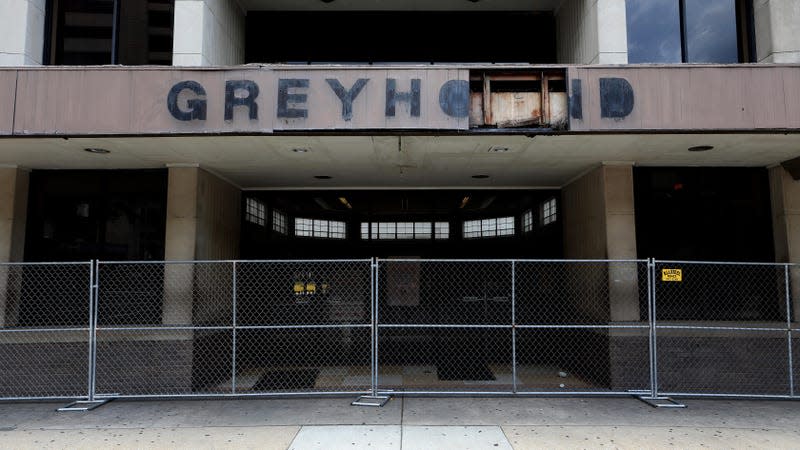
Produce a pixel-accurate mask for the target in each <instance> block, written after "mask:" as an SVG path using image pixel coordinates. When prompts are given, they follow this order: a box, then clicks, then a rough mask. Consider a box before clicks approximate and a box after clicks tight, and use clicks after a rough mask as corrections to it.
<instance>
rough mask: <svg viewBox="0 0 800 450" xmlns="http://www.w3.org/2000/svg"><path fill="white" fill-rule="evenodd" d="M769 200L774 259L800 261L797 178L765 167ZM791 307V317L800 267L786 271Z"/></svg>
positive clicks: (799, 293)
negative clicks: (787, 273) (767, 170)
mask: <svg viewBox="0 0 800 450" xmlns="http://www.w3.org/2000/svg"><path fill="white" fill-rule="evenodd" d="M769 186H770V196H771V200H772V236H773V240H774V242H775V261H777V262H783V263H785V262H791V263H798V262H800V181H798V180H794V179H792V176H791V175H789V172H787V171H786V169H784V168H783V167H782V166H776V167H773V168H771V169H769ZM789 274H790V277H791V279H790V280H789V281H790V283H791V286H792V287H791V289H792V292H791V294H792V303H793V305H792V307H793V308H794V311H795V320H798V319H797V315H798V313H800V269H799V268H793V269H792V270H791V271H790V272H789Z"/></svg>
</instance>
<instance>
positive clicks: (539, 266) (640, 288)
mask: <svg viewBox="0 0 800 450" xmlns="http://www.w3.org/2000/svg"><path fill="white" fill-rule="evenodd" d="M515 286H516V291H515V317H516V326H517V331H516V352H517V358H516V359H517V371H516V372H517V389H518V391H519V392H520V393H538V392H550V393H570V392H596V393H626V392H628V391H633V390H635V391H641V390H647V389H649V387H650V370H649V367H650V365H649V355H650V349H649V342H650V341H649V329H650V325H649V321H648V314H649V311H648V308H649V301H648V295H649V294H648V268H647V262H646V261H580V260H579V261H569V260H563V261H516V262H515Z"/></svg>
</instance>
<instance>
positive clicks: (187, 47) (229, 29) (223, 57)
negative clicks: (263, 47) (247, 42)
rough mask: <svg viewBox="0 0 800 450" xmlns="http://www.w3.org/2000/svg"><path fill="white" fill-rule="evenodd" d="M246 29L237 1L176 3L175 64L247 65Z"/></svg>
mask: <svg viewBox="0 0 800 450" xmlns="http://www.w3.org/2000/svg"><path fill="white" fill-rule="evenodd" d="M244 27H245V12H244V10H243V9H242V8H241V7H240V6H239V3H238V2H237V1H236V0H175V25H174V40H173V48H172V65H174V66H231V65H237V64H244Z"/></svg>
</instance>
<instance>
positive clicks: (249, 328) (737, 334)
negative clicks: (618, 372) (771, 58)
mask: <svg viewBox="0 0 800 450" xmlns="http://www.w3.org/2000/svg"><path fill="white" fill-rule="evenodd" d="M293 264H294V265H304V264H311V265H314V264H318V265H328V266H330V267H333V268H334V269H335V268H336V267H339V265H341V266H347V265H354V267H359V268H361V269H363V270H368V271H369V276H368V280H369V281H368V282H366V281H365V282H363V283H361V284H359V285H356V284H354V285H353V286H355V287H354V288H353V289H358V290H359V291H358V292H359V293H358V295H359V296H360V297H359V298H363V301H364V305H365V308H366V309H369V316H368V319H366V316H365V320H364V321H363V322H358V321H356V322H353V323H326V322H325V321H319V320H310V321H307V322H304V323H303V322H299V323H291V324H290V323H285V324H284V323H277V324H273V323H263V324H258V323H257V324H252V323H242V322H241V317H240V316H239V312H240V311H239V309H240V307H241V304H240V300H241V298H240V297H241V289H242V286H243V285H242V283H243V281H242V277H241V276H242V275H241V270H242V266H243V265H244V266H245V267H248V266H249V267H250V268H251V269H252V268H253V267H254V266H258V265H261V266H263V267H264V268H270V267H284V266H287V265H293ZM386 264H422V265H425V264H443V265H444V266H445V267H446V266H447V265H448V264H471V265H475V266H480V265H490V264H494V265H496V266H497V265H498V264H499V266H498V267H502V270H503V271H508V270H510V273H507V272H503V275H502V277H498V278H502V280H506V278H505V277H506V275H508V276H509V278H508V279H509V280H510V286H507V287H509V288H510V291H509V292H510V305H509V306H510V317H509V320H508V321H507V322H505V319H503V321H502V322H496V321H494V322H491V323H490V322H484V323H481V322H480V321H477V322H472V321H471V322H466V323H460V322H459V323H445V322H441V321H439V322H437V321H435V320H433V321H429V322H425V323H415V322H402V321H401V322H393V321H386V320H384V319H383V316H382V312H381V298H382V297H381V296H382V295H383V294H382V292H384V290H385V289H386V287H385V286H381V276H380V274H381V272H380V271H381V270H382V267H385V265H386ZM611 264H630V265H632V266H635V267H637V269H636V270H637V274H638V276H643V274H642V272H641V271H640V269H639V267H646V269H645V273H646V277H644V278H640V279H639V280H640V281H639V283H640V284H641V283H642V280H644V279H646V294H643V295H646V304H647V314H646V321H645V320H644V319H642V320H641V321H640V322H641V323H615V322H606V323H592V322H586V323H570V322H569V321H564V322H563V323H546V322H542V323H525V322H522V323H520V322H519V317H518V314H519V311H520V309H519V308H520V289H521V287H520V286H521V285H520V283H521V282H523V283H524V282H525V280H521V279H520V270H521V269H520V267H525V265H529V266H531V265H533V266H537V265H541V266H547V265H563V266H564V267H571V268H574V269H575V270H581V269H580V268H581V267H582V266H588V265H594V266H596V267H600V268H602V267H603V266H605V268H606V270H607V269H608V267H610V265H611ZM122 265H130V266H134V267H139V268H143V267H148V266H150V267H156V266H161V267H167V266H170V265H184V266H186V267H190V268H191V271H190V272H191V273H192V274H193V275H192V277H189V278H186V279H184V280H182V282H185V283H187V284H186V285H185V286H184V288H187V289H189V291H188V292H192V293H193V294H194V291H192V289H195V288H196V285H195V284H194V283H196V282H197V280H196V279H195V278H194V276H195V275H194V274H195V273H196V272H194V271H195V270H197V269H198V268H199V267H212V268H220V269H221V270H222V271H223V273H224V274H225V276H230V279H229V282H230V289H229V292H228V293H226V294H224V296H222V294H220V295H221V296H220V297H219V298H221V299H223V301H225V302H229V306H230V316H229V317H230V320H229V321H228V322H225V321H222V322H220V321H216V322H215V321H213V320H212V321H211V322H209V323H188V324H186V323H158V324H139V325H137V324H134V325H130V324H121V325H118V324H109V323H105V322H103V321H102V319H103V318H102V317H101V309H103V308H104V307H106V306H107V305H106V304H104V303H103V301H104V297H103V295H104V293H106V292H108V289H109V286H108V285H107V284H106V285H104V284H103V278H102V277H103V276H104V275H105V272H103V270H102V269H103V268H104V267H109V266H118V267H119V266H122ZM362 265H363V266H364V267H361V266H362ZM664 265H675V266H681V267H687V268H692V269H694V268H698V267H701V266H702V267H706V268H710V269H709V270H711V269H713V270H716V271H722V273H724V269H725V268H727V267H738V268H740V270H744V271H747V270H749V268H752V270H753V273H754V274H755V275H754V276H758V274H759V273H760V272H759V270H762V269H761V268H766V269H765V270H767V271H768V272H767V273H769V274H770V277H771V276H772V272H770V270H771V269H769V268H774V269H775V271H776V273H778V272H777V271H780V272H782V277H781V278H782V284H781V283H778V285H776V287H773V288H771V289H773V290H775V292H779V290H780V289H783V292H782V293H780V294H781V295H782V297H783V301H784V302H785V312H784V313H783V314H785V325H784V324H782V323H780V324H779V322H774V323H775V324H774V325H773V324H772V323H770V324H768V325H766V326H765V325H763V324H761V323H758V322H753V323H752V324H750V325H748V324H747V323H745V324H744V325H739V324H735V323H730V322H728V323H726V322H725V321H724V320H705V321H704V322H700V323H696V322H693V321H690V320H663V319H662V318H661V316H660V314H661V313H660V312H659V304H660V301H659V298H660V297H663V296H664V295H669V294H668V291H665V289H668V287H666V286H665V285H664V283H663V282H661V281H659V279H658V269H659V268H660V267H664ZM15 267H19V268H21V269H20V270H24V268H26V267H38V268H39V269H40V270H41V269H43V268H44V270H47V271H50V272H52V274H53V275H52V276H53V277H58V276H71V277H74V275H73V274H71V272H70V271H69V270H71V269H69V268H72V269H74V268H81V269H80V270H86V273H87V275H86V276H87V280H86V284H85V286H86V289H85V290H86V292H85V293H84V294H82V295H85V297H86V302H87V303H88V316H87V317H86V321H85V324H83V325H80V326H41V327H17V326H8V325H5V326H3V325H0V338H3V337H8V336H11V335H15V334H21V335H25V334H26V333H40V334H41V333H55V334H54V335H53V336H57V335H61V334H73V335H74V333H86V334H87V344H88V347H87V349H86V365H85V368H83V366H82V365H81V367H82V368H81V371H80V373H81V374H83V370H85V371H86V388H85V392H84V391H83V390H81V392H67V390H65V389H66V388H65V387H64V386H48V387H46V389H45V391H47V392H45V391H42V392H41V393H37V392H35V391H34V390H31V389H27V388H26V389H23V390H20V392H19V394H17V393H15V392H10V391H7V392H6V393H5V394H3V391H2V390H0V400H33V399H37V400H38V399H77V400H78V402H76V403H81V402H83V403H92V404H94V403H97V402H101V401H103V400H108V399H111V398H118V397H134V398H161V397H163V398H173V397H251V396H264V397H268V396H298V395H300V396H302V395H351V394H364V395H366V396H367V397H369V398H383V397H384V396H386V395H496V396H537V395H543V396H563V395H569V396H574V395H592V396H604V395H614V396H619V395H635V396H640V397H644V398H649V399H659V398H663V397H665V396H669V397H687V396H691V397H730V398H790V399H797V398H798V397H799V396H798V394H797V392H796V388H795V377H796V376H797V375H798V374H799V373H800V361H798V358H797V357H796V356H795V355H794V352H795V351H796V350H797V347H798V346H797V343H796V342H794V340H795V339H798V338H800V327H798V325H797V323H798V322H797V321H795V322H793V321H792V313H793V311H792V309H793V307H792V302H793V297H792V289H791V276H790V271H791V270H800V265H794V264H772V263H740V262H710V261H669V260H667V261H662V260H654V259H648V260H641V259H631V260H590V259H573V260H561V259H557V260H556V259H554V260H534V259H382V258H370V259H336V260H313V259H307V260H247V261H243V260H223V261H218V260H213V261H102V262H99V261H89V262H76V263H0V269H4V270H5V271H4V272H0V276H2V277H5V276H6V275H7V273H9V270H17V269H13V268H15ZM367 267H368V269H367ZM213 270H214V269H212V274H215V273H216V272H213ZM50 272H47V273H50ZM81 273H82V272H81ZM164 276H165V277H166V275H164ZM365 280H366V279H365ZM502 280H501V283H500V284H502V283H504V282H505V281H502ZM73 281H74V280H73ZM134 281H135V280H134ZM206 281H209V280H206ZM218 281H221V280H218ZM771 281H772V280H769V279H768V280H757V279H754V280H753V283H767V285H768V283H769V282H771ZM142 282H144V281H142ZM161 282H162V283H163V282H164V280H163V279H162V280H161ZM528 282H530V281H528ZM157 284H158V283H156V285H157ZM0 286H6V280H5V279H2V280H0ZM162 287H163V286H162ZM223 287H224V285H223ZM163 289H165V290H166V288H163ZM361 289H363V291H361ZM638 289H640V294H641V293H642V292H645V290H644V286H639V287H638ZM81 290H83V288H82V289H81ZM223 290H224V289H222V288H220V289H219V292H222V291H223ZM9 292H10V291H9ZM5 295H7V293H6V292H0V298H2V296H5ZM156 295H166V294H165V293H164V292H161V293H156ZM354 295H355V294H354ZM713 295H715V296H717V297H720V298H725V292H716V291H715V292H714V293H713ZM214 298H216V297H214ZM715 298H716V297H715ZM527 300H528V301H529V300H530V299H527ZM663 301H664V299H663V298H662V300H661V302H663ZM523 307H524V306H523ZM797 313H798V312H795V314H797ZM642 314H643V315H644V312H643V311H642ZM226 317H227V316H226ZM226 320H227V319H226ZM337 329H341V330H345V329H347V333H351V332H354V331H356V332H358V333H362V332H363V333H366V332H368V337H367V338H366V339H367V341H368V342H369V344H368V345H369V349H368V351H367V353H368V355H369V356H368V359H369V382H368V383H366V382H365V384H364V387H365V389H363V390H361V389H355V390H351V389H324V388H323V389H314V390H296V391H291V390H280V391H276V392H249V391H248V390H247V389H248V388H244V389H242V388H241V380H240V378H241V375H242V373H241V369H242V368H241V367H239V366H238V365H237V362H238V360H239V357H240V356H241V354H242V352H241V348H242V345H244V343H243V342H242V341H241V340H242V339H245V338H246V333H248V332H253V331H257V330H261V331H264V332H271V331H275V332H279V331H289V332H302V331H303V330H306V331H310V332H316V331H320V332H324V330H337ZM403 329H406V330H411V329H419V330H423V329H431V330H437V331H439V332H442V333H449V332H456V331H457V330H475V331H479V330H485V331H487V332H490V333H491V330H495V331H496V333H502V336H500V338H499V339H498V340H499V341H500V342H508V341H506V340H505V339H506V335H505V333H508V336H507V337H508V338H510V365H511V367H510V377H511V378H510V381H509V383H508V386H506V385H505V384H503V389H497V388H496V387H493V386H492V385H491V384H485V385H483V386H479V385H475V386H471V387H470V388H469V389H463V390H462V389H449V388H446V387H445V388H442V389H438V388H437V389H404V388H403V389H396V388H394V389H393V388H392V386H391V384H387V383H386V382H385V380H384V379H382V377H381V367H382V355H384V354H385V352H386V351H387V350H383V349H382V347H381V345H380V344H381V339H382V336H383V335H382V334H381V332H382V331H388V330H403ZM357 330H363V331H357ZM613 330H628V331H632V330H640V332H641V333H643V334H641V335H638V334H632V335H634V336H646V341H647V342H646V350H644V352H646V353H647V354H646V360H647V366H648V367H646V371H647V378H648V379H647V380H644V381H645V382H646V387H645V388H643V389H635V390H634V389H631V390H620V389H593V388H589V389H569V388H568V389H563V390H558V389H540V390H536V389H530V388H529V387H526V386H524V385H523V383H521V382H520V370H519V365H520V361H521V360H520V355H519V352H520V351H521V349H520V345H521V344H520V339H521V338H520V333H524V332H526V331H527V332H529V333H532V332H534V331H541V332H542V333H548V332H559V331H560V332H579V331H597V332H598V333H599V334H598V336H601V335H602V332H607V333H611V332H612V331H613ZM156 332H162V333H178V334H179V333H181V332H187V333H191V336H195V335H194V333H203V332H208V333H211V332H225V333H229V335H230V345H229V346H228V348H229V349H230V350H229V354H228V355H221V356H219V357H221V358H223V357H224V359H226V358H227V357H228V356H229V357H230V363H229V365H225V366H226V367H225V368H224V369H220V370H224V371H225V373H226V374H227V375H226V376H228V377H229V379H230V387H229V388H226V390H224V391H222V390H218V391H213V390H212V391H207V392H206V391H197V392H195V391H192V390H185V391H180V392H178V391H169V390H163V391H151V392H147V391H142V392H117V390H116V389H107V388H103V387H102V386H107V385H108V383H107V381H108V380H100V381H103V382H105V384H103V383H101V387H98V361H99V360H100V362H101V364H107V363H108V361H113V360H114V358H121V356H119V355H112V356H113V357H112V359H108V358H109V349H108V348H107V347H103V346H100V347H98V343H103V342H104V341H103V340H102V339H101V338H99V336H100V335H104V334H108V333H112V334H113V333H116V334H117V336H121V337H120V338H119V342H122V343H123V344H125V345H129V346H136V345H140V344H141V345H144V344H142V343H143V342H145V343H146V342H149V341H147V340H146V339H145V337H146V336H147V335H148V333H150V334H153V333H156ZM695 332H697V333H696V334H692V333H695ZM137 333H139V335H141V336H140V337H141V338H139V337H137V336H139V335H137ZM637 333H638V332H637ZM680 333H685V334H684V335H681V334H680ZM714 333H719V334H720V335H722V336H723V337H728V338H727V339H724V338H723V339H718V340H716V341H715V340H714V339H710V338H709V337H708V336H712V337H713V336H715V335H714ZM623 334H624V333H623ZM670 334H672V335H674V336H689V337H688V338H685V339H689V340H692V339H693V341H692V342H697V343H699V344H697V345H705V344H706V343H709V342H710V343H712V344H713V345H728V346H731V347H733V346H735V345H737V344H736V340H735V339H734V338H746V337H747V336H751V335H755V336H760V337H762V336H766V338H763V339H762V341H764V342H766V341H768V340H769V339H772V340H770V341H769V342H768V344H770V345H771V344H772V343H773V341H774V342H777V341H775V339H773V338H770V336H772V335H785V337H786V344H785V347H786V348H785V352H786V360H785V361H775V360H772V363H774V364H775V365H776V367H777V366H780V367H783V364H786V367H787V368H788V373H786V374H785V376H784V375H780V374H777V373H776V375H775V376H776V378H777V379H779V380H783V379H785V380H786V389H783V388H782V387H780V386H783V384H781V385H780V386H778V387H775V388H774V389H773V388H772V387H770V389H769V390H768V391H766V393H765V392H762V391H759V390H758V389H753V390H748V385H747V383H744V384H743V385H742V386H736V382H737V379H736V378H735V376H733V375H732V376H731V378H730V379H727V380H724V381H726V383H727V384H724V385H713V386H709V387H708V388H705V387H704V388H702V389H698V388H695V387H693V386H691V385H686V386H683V387H685V388H682V389H676V388H674V386H675V382H674V381H673V383H672V384H673V386H672V388H669V387H667V388H665V386H666V385H667V384H668V383H666V382H665V381H664V377H665V376H667V375H669V373H670V372H669V370H670V369H669V368H668V367H665V365H664V358H667V359H669V358H670V356H669V355H668V354H665V353H664V352H663V350H664V349H665V348H666V349H668V347H662V348H661V350H660V348H659V346H660V345H661V346H664V345H671V344H669V340H670ZM126 336H127V337H126ZM365 336H367V335H365ZM704 336H705V337H704ZM37 339H39V340H38V341H36V342H43V341H42V340H41V337H39V338H37ZM189 339H190V342H191V344H189V345H191V346H192V348H194V349H195V350H197V349H198V348H199V350H198V351H203V349H202V346H200V347H195V346H197V345H200V344H198V343H197V341H196V339H195V337H191V338H189ZM15 342H16V341H15ZM81 342H82V341H81ZM58 343H59V341H58V340H54V341H53V342H52V344H58ZM712 344H708V345H712ZM149 345H155V344H149ZM326 345H336V343H335V342H334V343H328V344H326ZM364 345H365V347H364V349H366V345H367V344H366V343H365V344H364ZM522 345H524V343H523V344H522ZM765 345H767V344H765ZM140 350H141V349H140ZM146 350H147V348H145V351H146ZM151 350H152V351H153V353H158V352H160V351H164V349H163V348H157V347H155V346H154V347H153V348H152V349H151ZM508 350H509V349H508V348H506V349H505V351H508ZM773 350H775V352H778V350H776V349H774V348H773ZM644 352H643V353H644ZM98 353H101V357H102V358H98ZM780 353H783V349H780ZM776 354H777V353H776ZM17 356H19V355H17ZM22 356H23V357H24V355H22ZM461 357H464V358H467V357H469V355H461ZM693 357H694V356H693ZM365 358H366V356H365ZM696 358H697V360H696V361H697V362H698V363H702V364H706V363H707V364H715V363H716V362H718V360H715V359H706V360H703V359H702V358H703V356H702V354H699V356H696ZM365 360H366V359H365ZM673 365H674V361H673ZM364 367H366V364H365V365H364ZM506 367H507V366H506ZM106 369H107V367H106ZM104 373H106V372H104ZM81 376H82V375H81ZM673 378H674V377H673ZM4 382H5V380H2V379H0V389H1V388H3V384H4ZM665 383H666V384H665ZM112 384H113V383H112ZM367 384H368V386H367ZM730 386H734V388H733V389H730V388H729V387H730ZM679 387H680V386H679ZM54 394H55V395H54ZM61 394H63V395H61ZM76 394H77V395H76ZM83 409H87V408H83Z"/></svg>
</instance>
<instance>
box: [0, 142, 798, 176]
mask: <svg viewBox="0 0 800 450" xmlns="http://www.w3.org/2000/svg"><path fill="white" fill-rule="evenodd" d="M701 145H710V146H713V147H714V148H713V149H712V150H710V151H704V152H690V151H688V150H687V149H688V148H689V147H694V146H701ZM86 148H102V149H105V150H108V151H109V153H107V154H94V153H90V152H87V151H84V149H86ZM498 148H499V150H500V151H492V149H498ZM504 149H507V150H504ZM797 156H800V134H792V133H790V134H597V135H585V134H584V135H576V134H564V135H537V136H535V137H528V136H524V135H491V136H490V135H482V136H476V135H472V136H454V135H449V136H419V135H416V136H414V135H408V136H406V135H403V136H397V135H372V136H369V135H360V136H355V135H347V136H344V135H315V136H313V135H302V136H298V135H268V136H236V135H230V136H228V135H223V136H219V135H217V136H182V137H103V138H86V137H80V138H7V139H0V165H3V166H11V167H14V166H16V167H20V168H25V169H143V168H159V167H168V166H175V165H178V166H180V165H199V166H200V167H203V168H204V169H206V170H209V171H211V172H213V173H216V174H217V175H219V176H221V177H224V178H226V179H228V180H229V181H231V182H232V183H234V184H235V185H237V186H239V187H241V188H244V189H262V188H264V189H276V188H312V189H324V188H429V187H431V188H450V187H452V188H460V187H470V188H475V187H485V188H495V187H510V188H536V187H541V188H553V187H556V188H557V187H562V186H564V185H565V184H567V183H569V182H570V181H571V180H573V179H574V178H575V177H577V176H579V175H581V174H583V173H584V172H585V171H587V170H589V169H591V168H593V167H596V166H598V165H600V164H602V163H630V164H635V165H642V166H739V167H769V166H772V165H775V164H778V163H780V162H782V161H785V160H788V159H792V158H795V157H797ZM318 175H327V176H330V177H332V178H331V179H324V180H320V179H316V178H314V177H315V176H318ZM473 175H489V178H485V179H474V178H472V176H473Z"/></svg>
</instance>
